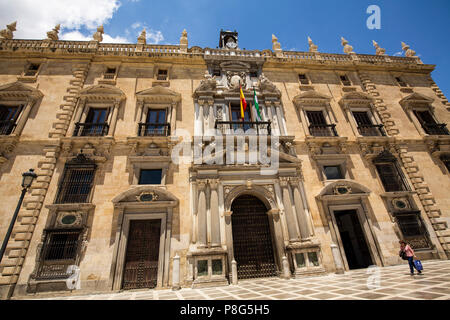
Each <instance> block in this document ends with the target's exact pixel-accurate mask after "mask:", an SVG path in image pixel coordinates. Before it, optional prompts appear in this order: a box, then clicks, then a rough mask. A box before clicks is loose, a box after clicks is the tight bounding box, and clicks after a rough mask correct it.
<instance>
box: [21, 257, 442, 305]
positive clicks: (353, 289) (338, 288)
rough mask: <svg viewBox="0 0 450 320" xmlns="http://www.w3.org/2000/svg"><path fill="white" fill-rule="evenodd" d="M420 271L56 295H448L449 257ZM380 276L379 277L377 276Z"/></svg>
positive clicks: (338, 297)
mask: <svg viewBox="0 0 450 320" xmlns="http://www.w3.org/2000/svg"><path fill="white" fill-rule="evenodd" d="M423 265H424V271H423V275H417V274H416V275H414V276H411V275H410V274H409V267H408V265H407V264H402V265H397V266H390V267H384V268H369V269H359V270H352V271H348V272H345V274H340V275H338V274H327V275H324V276H311V277H304V278H300V279H290V280H283V279H280V278H264V279H252V280H241V281H239V284H238V285H235V286H222V287H214V288H204V289H191V288H183V289H181V290H178V291H172V290H170V289H166V290H148V289H146V290H136V291H124V292H119V293H108V294H90V295H76V294H75V293H72V295H71V296H59V297H55V296H53V297H46V298H44V297H42V296H41V297H39V296H38V295H36V296H32V295H30V296H27V297H25V298H26V299H56V300H247V299H249V300H353V299H354V300H396V299H399V300H400V299H401V300H422V299H426V300H450V261H449V260H445V261H442V260H433V261H424V262H423ZM378 280H379V281H378Z"/></svg>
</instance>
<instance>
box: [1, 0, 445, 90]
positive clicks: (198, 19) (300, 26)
mask: <svg viewBox="0 0 450 320" xmlns="http://www.w3.org/2000/svg"><path fill="white" fill-rule="evenodd" d="M65 2H66V3H67V5H65V7H61V8H60V7H59V6H61V5H63V4H64V3H65ZM31 3H33V4H35V3H36V1H35V0H15V1H11V0H0V25H5V24H7V23H10V22H12V21H13V20H18V27H17V28H18V31H17V32H16V37H19V38H39V37H40V38H41V39H42V38H44V37H45V32H44V31H48V30H50V29H51V28H52V27H53V26H54V25H55V24H56V23H61V24H62V26H63V29H62V31H61V34H60V35H62V37H61V38H64V39H77V38H79V39H80V40H81V39H83V40H84V39H88V38H91V36H92V33H93V31H95V26H96V25H99V24H101V23H103V24H104V28H105V41H104V42H107V41H109V42H136V38H137V35H138V34H139V33H140V31H141V30H142V28H143V27H144V26H145V27H146V29H147V35H148V42H149V43H160V44H177V43H178V42H179V38H180V35H181V31H182V30H183V29H184V28H186V30H187V31H188V38H189V46H190V47H191V46H194V45H196V46H200V47H212V48H215V47H216V46H217V45H218V39H219V31H220V29H221V28H223V29H230V30H236V31H238V32H239V46H240V47H241V48H246V49H270V48H271V46H272V43H271V36H272V33H273V34H275V35H276V36H277V37H278V40H279V42H280V43H281V46H282V48H283V49H284V50H299V51H307V50H308V42H307V36H310V37H311V38H312V39H313V41H314V43H315V44H316V45H318V46H319V51H322V52H330V53H342V46H341V43H340V37H341V36H343V37H344V38H346V39H347V40H348V41H349V43H350V44H351V45H352V46H353V48H354V51H355V52H356V53H368V54H374V52H375V50H374V48H373V45H372V40H376V41H377V42H378V43H379V45H380V46H381V47H382V48H385V49H386V53H387V54H389V55H394V54H395V55H399V54H400V52H402V50H401V44H400V42H401V41H404V42H406V43H407V44H409V45H410V46H411V49H413V50H415V51H416V52H417V54H418V55H419V56H420V58H421V59H422V61H423V62H424V63H429V64H436V65H437V68H436V70H435V71H434V72H433V78H434V80H435V81H436V82H437V84H438V85H439V86H440V87H441V89H442V90H443V92H444V94H446V96H447V97H448V98H450V80H449V76H448V75H449V74H450V59H448V58H449V56H450V54H449V53H450V41H448V39H449V36H448V34H449V31H450V25H449V18H450V1H449V0H431V1H415V0H386V1H381V0H371V1H366V0H346V1H332V0H329V1H321V0H315V1H309V0H308V1H300V0H285V1H283V0H279V1H254V0H247V1H238V0H227V1H212V0H165V1H153V0H120V1H119V0H78V1H76V3H75V4H74V3H73V1H69V0H45V1H44V0H41V1H39V3H40V5H39V6H38V8H37V7H36V6H31ZM372 4H376V5H378V6H379V7H380V9H381V29H380V30H376V29H374V30H370V29H368V28H367V26H366V20H367V18H368V17H369V14H367V13H366V9H367V7H368V6H369V5H372ZM77 5H78V6H79V7H80V13H79V14H78V15H75V14H72V13H73V12H76V11H77V8H76V6H77ZM69 6H70V8H69ZM28 7H30V8H31V7H34V8H33V10H32V11H31V10H30V12H31V13H32V14H33V18H32V19H28V18H27V17H26V16H23V15H24V13H23V11H24V10H23V8H28ZM39 8H42V14H40V11H39V10H40V9H39ZM86 8H87V9H86ZM64 11H65V12H64ZM2 12H3V13H2ZM49 12H50V13H49ZM61 12H63V14H61ZM52 13H53V15H52ZM41 15H42V17H41ZM30 20H31V21H30ZM27 23H28V25H27ZM31 23H33V25H31ZM21 24H22V26H23V29H22V31H20V29H21ZM37 25H39V26H40V28H39V27H37ZM27 28H28V29H27ZM37 32H39V34H37ZM41 34H42V36H41ZM17 35H18V36H17Z"/></svg>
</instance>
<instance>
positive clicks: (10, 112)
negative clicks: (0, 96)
mask: <svg viewBox="0 0 450 320" xmlns="http://www.w3.org/2000/svg"><path fill="white" fill-rule="evenodd" d="M21 109H22V107H18V106H1V105H0V135H8V134H11V132H12V131H13V129H14V127H15V126H16V120H17V118H18V117H19V114H20V111H21Z"/></svg>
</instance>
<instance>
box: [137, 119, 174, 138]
mask: <svg viewBox="0 0 450 320" xmlns="http://www.w3.org/2000/svg"><path fill="white" fill-rule="evenodd" d="M138 136H139V137H151V136H163V137H168V136H170V123H149V122H146V123H139V130H138Z"/></svg>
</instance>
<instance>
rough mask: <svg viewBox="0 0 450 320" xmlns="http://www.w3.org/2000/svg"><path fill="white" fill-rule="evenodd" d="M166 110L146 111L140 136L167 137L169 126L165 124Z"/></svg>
mask: <svg viewBox="0 0 450 320" xmlns="http://www.w3.org/2000/svg"><path fill="white" fill-rule="evenodd" d="M166 116H167V112H166V109H148V112H147V118H146V121H145V124H143V126H144V128H142V126H141V129H140V130H139V131H140V135H141V136H142V135H143V136H167V135H169V125H168V123H166V121H167V120H166Z"/></svg>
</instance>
